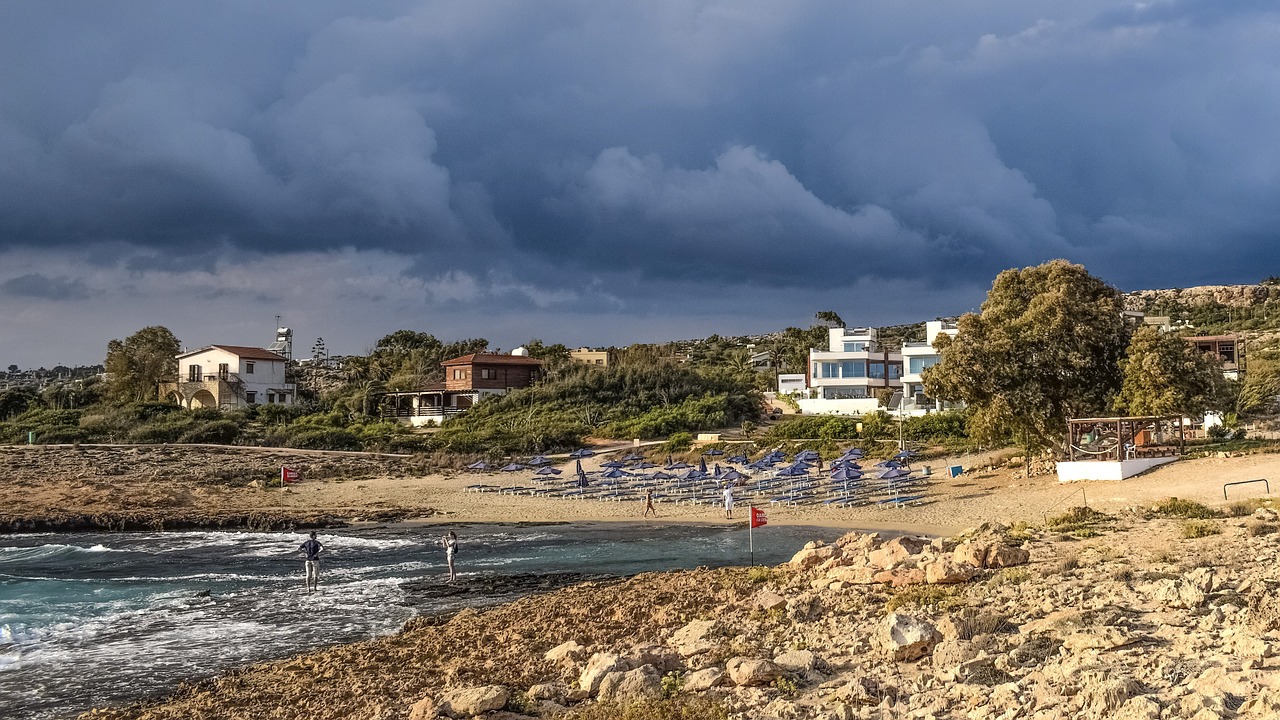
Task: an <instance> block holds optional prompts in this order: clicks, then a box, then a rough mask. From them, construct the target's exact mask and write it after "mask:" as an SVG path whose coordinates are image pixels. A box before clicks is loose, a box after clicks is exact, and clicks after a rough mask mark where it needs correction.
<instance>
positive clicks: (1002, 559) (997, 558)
mask: <svg viewBox="0 0 1280 720" xmlns="http://www.w3.org/2000/svg"><path fill="white" fill-rule="evenodd" d="M1030 561H1031V553H1030V552H1028V551H1026V550H1023V549H1022V548H1020V547H1014V546H1012V545H1005V544H1004V543H996V544H995V545H992V546H991V547H990V548H989V549H988V550H987V561H986V563H985V564H984V565H983V567H988V568H1007V567H1013V566H1015V565H1026V564H1027V563H1028V562H1030Z"/></svg>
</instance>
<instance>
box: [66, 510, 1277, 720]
mask: <svg viewBox="0 0 1280 720" xmlns="http://www.w3.org/2000/svg"><path fill="white" fill-rule="evenodd" d="M1257 513H1258V514H1257V516H1256V517H1254V518H1234V519H1213V520H1196V521H1180V520H1169V519H1150V518H1147V517H1146V516H1145V514H1143V513H1141V512H1133V513H1127V514H1126V515H1125V516H1123V517H1116V518H1105V517H1102V516H1100V515H1099V514H1097V513H1088V512H1082V513H1080V514H1079V517H1078V518H1077V519H1078V520H1079V522H1066V523H1061V524H1058V525H1057V526H1056V527H1055V529H1053V530H1049V529H1042V528H1031V527H1026V526H1018V527H1014V528H1009V527H1005V526H1001V525H994V524H993V525H988V526H984V527H982V528H978V529H975V530H972V531H970V532H967V533H964V534H963V535H961V536H958V537H955V538H945V539H937V540H932V541H929V540H924V539H914V538H895V539H893V540H886V539H884V538H881V537H880V536H878V535H875V534H870V535H868V534H858V533H851V534H849V535H847V536H845V537H844V538H842V539H841V540H839V541H838V542H836V543H833V544H831V545H821V544H818V543H813V544H811V545H810V546H809V547H807V548H806V549H804V550H802V551H801V552H800V553H799V554H797V555H796V557H795V558H793V560H792V561H791V562H790V563H787V564H784V565H782V566H779V567H777V568H755V569H750V570H748V569H725V570H695V571H686V572H673V573H650V574H644V575H639V576H636V577H634V578H630V579H628V580H625V581H620V582H609V583H593V582H589V583H584V584H581V585H576V586H573V587H570V588H566V589H564V590H559V591H556V592H552V593H549V594H546V595H541V596H537V597H528V598H522V599H520V600H518V601H515V602H512V603H509V604H506V605H502V606H498V607H494V608H491V609H487V610H464V611H461V612H459V613H456V614H454V615H453V616H452V617H449V618H447V619H446V618H423V619H419V620H415V621H411V622H410V623H408V625H407V626H406V627H405V628H404V630H403V631H402V632H400V633H399V634H397V635H394V636H391V637H387V638H382V639H378V640H374V641H370V642H365V643H359V644H356V645H350V646H344V647H337V648H332V649H329V650H324V651H320V652H315V653H310V654H308V655H304V656H301V657H298V658H295V659H292V660H288V661H284V662H278V663H270V664H265V665H260V666H255V667H252V668H248V669H245V670H243V671H240V672H237V673H234V674H231V675H228V676H225V677H222V678H219V679H217V680H213V681H210V682H207V683H202V684H201V685H199V686H195V687H189V688H185V689H183V690H182V691H180V692H178V693H176V694H175V695H174V696H172V697H170V698H168V699H165V700H163V701H160V702H156V703H149V704H139V705H134V706H130V707H124V708H110V709H99V710H94V711H91V712H89V713H86V714H85V715H84V716H82V717H83V718H85V719H86V720H87V719H93V720H106V719H111V720H115V719H117V718H138V719H140V720H170V719H174V720H176V719H177V718H183V719H184V720H185V719H187V718H227V719H231V720H236V719H240V718H245V719H247V718H277V719H280V720H292V719H294V718H298V719H299V720H301V719H302V718H307V719H308V720H312V719H316V720H323V719H325V718H332V719H335V720H336V719H337V718H369V719H371V720H427V719H429V718H436V717H452V718H459V717H483V718H488V719H489V720H519V719H523V718H531V717H541V718H547V717H558V718H578V719H580V720H604V719H605V718H616V717H624V716H626V717H635V718H644V719H646V720H648V719H653V720H660V719H662V718H672V719H675V718H681V719H689V718H721V719H733V720H737V719H739V718H741V719H743V720H746V719H747V718H751V719H752V720H756V719H761V720H769V719H777V720H801V719H809V720H849V719H851V718H884V719H885V720H888V719H889V718H895V719H896V718H913V719H918V720H926V719H928V718H966V719H967V720H985V719H993V718H1005V719H1009V720H1012V719H1013V718H1031V719H1035V720H1051V719H1052V720H1057V719H1062V720H1066V719H1067V718H1120V719H1122V720H1138V719H1143V720H1164V719H1165V718H1191V719H1193V720H1208V719H1209V718H1237V717H1238V718H1274V717H1280V672H1277V670H1280V661H1278V659H1277V657H1276V654H1277V650H1278V649H1280V599H1278V596H1277V590H1278V589H1280V578H1277V575H1276V568H1277V567H1278V566H1280V543H1278V542H1277V539H1276V538H1277V535H1276V534H1275V532H1276V515H1275V512H1274V511H1273V510H1271V509H1268V508H1262V509H1259V510H1258V511H1257ZM1069 520H1070V518H1069ZM758 539H759V538H758ZM1024 563H1025V564H1024ZM627 706H630V707H631V710H627V709H626V708H627ZM624 713H630V714H625V715H624Z"/></svg>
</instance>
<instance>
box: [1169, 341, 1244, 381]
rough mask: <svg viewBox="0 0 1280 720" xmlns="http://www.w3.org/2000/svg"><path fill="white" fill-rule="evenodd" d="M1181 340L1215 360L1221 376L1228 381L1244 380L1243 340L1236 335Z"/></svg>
mask: <svg viewBox="0 0 1280 720" xmlns="http://www.w3.org/2000/svg"><path fill="white" fill-rule="evenodd" d="M1183 340H1186V341H1187V342H1189V343H1191V344H1192V345H1195V346H1196V349H1197V350H1199V351H1200V352H1202V353H1208V354H1210V355H1212V356H1213V357H1215V358H1217V360H1218V362H1219V363H1220V364H1221V365H1222V375H1223V376H1224V377H1226V378H1227V379H1228V380H1242V379H1244V369H1245V368H1244V338H1242V337H1240V336H1238V335H1197V336H1192V337H1185V338H1183Z"/></svg>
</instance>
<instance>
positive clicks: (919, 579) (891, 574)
mask: <svg viewBox="0 0 1280 720" xmlns="http://www.w3.org/2000/svg"><path fill="white" fill-rule="evenodd" d="M871 579H872V580H873V581H875V582H878V583H886V584H888V585H892V586H893V587H904V586H906V585H919V584H921V583H923V582H924V581H925V574H924V571H923V570H920V569H919V568H909V567H900V568H894V569H893V570H881V571H880V572H878V573H876V574H875V575H873V576H872V577H871Z"/></svg>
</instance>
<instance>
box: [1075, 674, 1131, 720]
mask: <svg viewBox="0 0 1280 720" xmlns="http://www.w3.org/2000/svg"><path fill="white" fill-rule="evenodd" d="M1079 681H1080V701H1081V703H1082V704H1083V705H1084V709H1085V712H1086V713H1087V714H1088V716H1089V717H1096V718H1111V717H1113V716H1114V715H1115V713H1116V711H1117V710H1119V709H1120V708H1121V706H1123V705H1124V704H1125V702H1126V701H1128V700H1129V698H1131V697H1133V696H1134V695H1137V694H1138V693H1141V692H1142V686H1141V685H1139V684H1138V683H1137V682H1136V681H1135V680H1134V679H1133V678H1131V677H1124V676H1116V675H1115V674H1114V673H1111V672H1103V671H1100V670H1096V671H1088V672H1084V673H1081V675H1080V676H1079Z"/></svg>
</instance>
